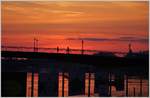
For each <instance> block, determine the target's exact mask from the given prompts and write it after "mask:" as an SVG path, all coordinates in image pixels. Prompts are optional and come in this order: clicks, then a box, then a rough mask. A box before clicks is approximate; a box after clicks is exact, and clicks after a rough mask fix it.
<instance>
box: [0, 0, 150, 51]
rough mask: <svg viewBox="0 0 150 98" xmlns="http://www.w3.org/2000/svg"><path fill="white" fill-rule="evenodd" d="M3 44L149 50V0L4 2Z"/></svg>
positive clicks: (107, 49) (110, 49) (108, 49)
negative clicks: (122, 0) (36, 43)
mask: <svg viewBox="0 0 150 98" xmlns="http://www.w3.org/2000/svg"><path fill="white" fill-rule="evenodd" d="M1 13H2V45H11V46H33V38H34V37H37V38H38V39H39V46H40V47H53V48H54V47H57V46H59V47H60V48H66V47H67V46H69V47H70V48H77V49H80V48H81V40H82V39H83V40H84V42H85V45H84V47H85V49H94V50H106V51H128V44H129V43H132V49H133V51H140V50H148V32H149V31H148V27H149V26H148V24H149V23H148V1H140V2H139V1H138V2H136V1H132V2H131V1H128V2H127V1H126V2H116V1H109V2H102V1H97V2H91V1H90V2H88V1H84V2H81V1H78V2H77V1H76V2H73V1H72V2H65V1H62V2H60V1H59V2H56V1H55V2H52V1H49V2H48V1H44V2H39V1H38V2H35V1H24V2H21V1H20V2H19V1H17V2H14V1H3V2H2V12H1Z"/></svg>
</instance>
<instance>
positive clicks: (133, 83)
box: [111, 77, 148, 97]
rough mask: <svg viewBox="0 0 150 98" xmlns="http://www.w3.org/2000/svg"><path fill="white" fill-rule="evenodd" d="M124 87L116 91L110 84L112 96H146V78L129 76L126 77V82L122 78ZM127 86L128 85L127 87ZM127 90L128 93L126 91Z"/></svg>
mask: <svg viewBox="0 0 150 98" xmlns="http://www.w3.org/2000/svg"><path fill="white" fill-rule="evenodd" d="M124 85H125V89H124V90H122V91H117V90H116V87H115V86H112V89H111V91H112V96H118V97H121V96H136V97H138V96H143V97H144V96H145V97H146V96H148V80H146V79H142V82H141V79H139V78H138V77H135V78H134V79H133V78H130V77H128V84H127V83H126V80H124ZM127 86H128V87H127ZM127 88H128V90H126V89H127ZM127 92H128V95H126V93H127Z"/></svg>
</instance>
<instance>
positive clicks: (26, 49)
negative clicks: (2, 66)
mask: <svg viewBox="0 0 150 98" xmlns="http://www.w3.org/2000/svg"><path fill="white" fill-rule="evenodd" d="M1 50H2V51H21V52H46V53H69V54H89V55H92V54H96V53H110V54H111V53H112V54H126V52H110V51H99V50H81V49H71V48H70V49H69V50H67V49H66V48H59V49H58V48H43V47H38V48H35V47H21V46H1Z"/></svg>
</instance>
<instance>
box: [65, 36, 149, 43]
mask: <svg viewBox="0 0 150 98" xmlns="http://www.w3.org/2000/svg"><path fill="white" fill-rule="evenodd" d="M67 40H85V41H99V42H102V41H127V42H141V43H143V42H144V43H145V42H147V43H148V38H138V37H119V38H112V39H111V38H67Z"/></svg>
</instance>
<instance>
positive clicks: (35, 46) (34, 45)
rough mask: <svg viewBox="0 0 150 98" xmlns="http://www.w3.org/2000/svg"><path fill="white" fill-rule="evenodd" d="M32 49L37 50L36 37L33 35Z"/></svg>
mask: <svg viewBox="0 0 150 98" xmlns="http://www.w3.org/2000/svg"><path fill="white" fill-rule="evenodd" d="M33 51H34V52H38V39H37V38H35V37H34V39H33Z"/></svg>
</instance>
